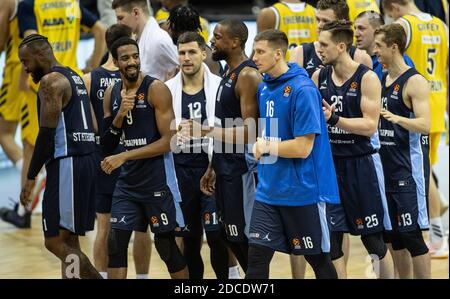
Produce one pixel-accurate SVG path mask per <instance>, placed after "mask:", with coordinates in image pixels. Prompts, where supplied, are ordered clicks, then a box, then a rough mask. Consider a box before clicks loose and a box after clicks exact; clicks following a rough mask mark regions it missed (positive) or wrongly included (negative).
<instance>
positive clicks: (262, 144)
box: [253, 137, 268, 161]
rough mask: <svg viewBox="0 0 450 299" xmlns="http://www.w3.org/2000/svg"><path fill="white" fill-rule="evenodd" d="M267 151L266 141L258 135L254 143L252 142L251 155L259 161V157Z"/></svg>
mask: <svg viewBox="0 0 450 299" xmlns="http://www.w3.org/2000/svg"><path fill="white" fill-rule="evenodd" d="M267 152H268V148H267V141H266V140H264V139H263V138H260V137H258V139H257V140H256V142H255V144H253V155H254V156H255V159H256V160H257V161H259V159H261V156H262V155H264V154H266V153H267Z"/></svg>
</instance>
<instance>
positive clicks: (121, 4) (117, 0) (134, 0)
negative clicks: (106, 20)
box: [111, 0, 150, 14]
mask: <svg viewBox="0 0 450 299" xmlns="http://www.w3.org/2000/svg"><path fill="white" fill-rule="evenodd" d="M135 6H138V7H140V8H142V10H143V11H145V12H146V13H148V14H149V13H150V8H149V7H148V2H147V0H113V2H112V4H111V8H112V9H116V8H122V9H124V10H126V11H128V12H130V11H131V10H132V9H133V7H135Z"/></svg>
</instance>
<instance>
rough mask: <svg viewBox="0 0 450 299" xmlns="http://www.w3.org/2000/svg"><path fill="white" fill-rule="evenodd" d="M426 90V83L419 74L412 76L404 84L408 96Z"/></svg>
mask: <svg viewBox="0 0 450 299" xmlns="http://www.w3.org/2000/svg"><path fill="white" fill-rule="evenodd" d="M427 88H428V81H427V79H425V77H424V76H422V75H421V74H420V73H417V74H414V75H412V76H411V77H409V78H408V80H407V81H406V83H405V91H406V92H407V93H408V94H414V93H417V92H420V91H422V90H426V89H427Z"/></svg>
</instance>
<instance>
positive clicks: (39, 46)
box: [19, 34, 53, 54]
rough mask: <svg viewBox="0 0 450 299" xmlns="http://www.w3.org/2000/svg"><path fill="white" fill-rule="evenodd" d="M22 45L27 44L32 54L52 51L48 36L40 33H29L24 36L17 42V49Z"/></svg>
mask: <svg viewBox="0 0 450 299" xmlns="http://www.w3.org/2000/svg"><path fill="white" fill-rule="evenodd" d="M24 46H27V47H28V49H30V51H31V53H33V54H34V53H36V52H40V51H53V50H52V46H51V45H50V43H49V42H48V38H47V37H46V36H43V35H40V34H30V35H28V36H27V37H25V38H24V39H23V40H22V42H21V43H20V44H19V49H20V48H22V47H24Z"/></svg>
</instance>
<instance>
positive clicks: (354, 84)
mask: <svg viewBox="0 0 450 299" xmlns="http://www.w3.org/2000/svg"><path fill="white" fill-rule="evenodd" d="M357 89H358V83H357V82H355V81H353V82H352V83H351V84H350V88H349V90H348V92H347V96H354V97H355V96H357V94H356V90H357Z"/></svg>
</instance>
